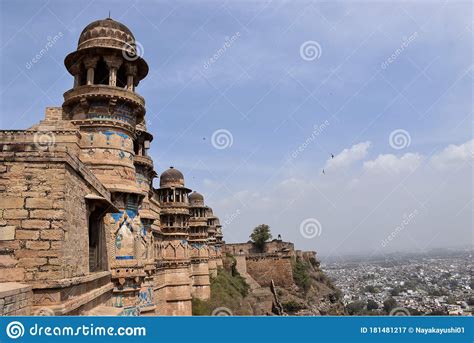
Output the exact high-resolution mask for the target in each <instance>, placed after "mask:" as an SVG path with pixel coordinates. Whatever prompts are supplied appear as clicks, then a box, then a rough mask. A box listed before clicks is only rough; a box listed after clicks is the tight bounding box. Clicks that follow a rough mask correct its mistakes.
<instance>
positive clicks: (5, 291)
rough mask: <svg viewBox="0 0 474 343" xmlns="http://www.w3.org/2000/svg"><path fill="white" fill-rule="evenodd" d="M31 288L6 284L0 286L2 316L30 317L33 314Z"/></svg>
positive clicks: (0, 313)
mask: <svg viewBox="0 0 474 343" xmlns="http://www.w3.org/2000/svg"><path fill="white" fill-rule="evenodd" d="M32 303H33V292H32V291H31V286H28V285H25V284H21V283H16V282H6V283H2V284H0V316H28V315H30V314H32V313H31V305H32Z"/></svg>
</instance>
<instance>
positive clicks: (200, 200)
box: [189, 191, 204, 206]
mask: <svg viewBox="0 0 474 343" xmlns="http://www.w3.org/2000/svg"><path fill="white" fill-rule="evenodd" d="M189 202H190V203H191V205H197V206H199V205H200V206H204V197H203V195H202V194H201V193H198V192H196V191H194V192H192V193H191V194H189Z"/></svg>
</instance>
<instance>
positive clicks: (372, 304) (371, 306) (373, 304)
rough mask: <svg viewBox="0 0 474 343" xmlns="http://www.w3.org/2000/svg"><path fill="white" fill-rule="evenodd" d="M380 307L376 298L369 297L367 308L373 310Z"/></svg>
mask: <svg viewBox="0 0 474 343" xmlns="http://www.w3.org/2000/svg"><path fill="white" fill-rule="evenodd" d="M378 308H379V304H377V302H376V301H375V300H372V299H369V300H368V301H367V310H369V311H372V310H377V309H378Z"/></svg>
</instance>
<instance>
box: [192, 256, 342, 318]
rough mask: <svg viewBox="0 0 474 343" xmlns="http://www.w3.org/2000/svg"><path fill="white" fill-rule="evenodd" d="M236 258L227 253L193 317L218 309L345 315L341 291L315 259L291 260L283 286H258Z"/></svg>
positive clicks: (235, 312)
mask: <svg viewBox="0 0 474 343" xmlns="http://www.w3.org/2000/svg"><path fill="white" fill-rule="evenodd" d="M238 261H239V262H240V260H239V257H237V259H236V258H235V257H234V256H232V255H230V254H228V255H227V256H226V257H225V259H224V268H223V269H221V270H219V272H218V274H217V276H216V277H214V278H212V279H211V299H210V300H208V301H201V300H198V299H194V300H193V315H211V314H212V312H213V311H215V310H216V309H220V308H225V309H228V310H229V311H228V312H229V313H225V310H224V312H219V311H218V310H217V312H219V313H215V314H218V315H219V314H224V315H225V314H233V315H292V316H301V315H344V314H345V311H344V306H343V304H342V302H341V301H340V291H339V290H338V289H336V287H335V286H334V285H333V284H332V283H331V281H330V280H329V279H328V278H327V277H326V275H325V274H324V273H323V271H322V270H321V269H320V267H319V262H317V261H316V260H315V259H314V258H302V257H294V258H293V259H292V268H293V280H291V282H287V283H285V287H281V286H274V285H273V283H272V284H271V285H270V286H269V287H261V286H260V285H259V284H258V283H257V282H256V281H255V280H254V279H253V278H252V276H250V275H249V274H248V273H247V271H246V269H245V268H244V267H243V266H242V264H239V263H238Z"/></svg>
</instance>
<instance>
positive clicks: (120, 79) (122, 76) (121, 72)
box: [117, 64, 127, 88]
mask: <svg viewBox="0 0 474 343" xmlns="http://www.w3.org/2000/svg"><path fill="white" fill-rule="evenodd" d="M126 86H127V74H126V73H125V65H124V64H122V65H121V66H120V68H119V69H118V70H117V87H120V88H125V87H126Z"/></svg>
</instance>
